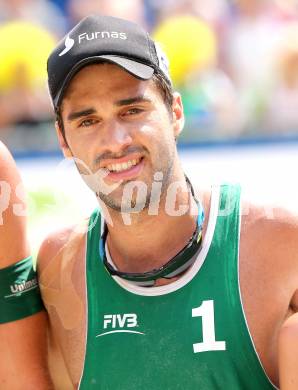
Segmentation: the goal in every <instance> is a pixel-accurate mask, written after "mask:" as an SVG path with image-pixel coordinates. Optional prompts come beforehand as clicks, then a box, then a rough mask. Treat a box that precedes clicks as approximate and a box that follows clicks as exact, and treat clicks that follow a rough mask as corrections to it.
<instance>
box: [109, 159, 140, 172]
mask: <svg viewBox="0 0 298 390" xmlns="http://www.w3.org/2000/svg"><path fill="white" fill-rule="evenodd" d="M139 162H140V159H133V160H129V161H127V162H125V163H121V164H110V165H108V166H107V167H106V168H107V169H108V170H109V171H114V172H121V171H126V170H127V169H129V168H131V167H133V166H134V165H137V164H138V163H139Z"/></svg>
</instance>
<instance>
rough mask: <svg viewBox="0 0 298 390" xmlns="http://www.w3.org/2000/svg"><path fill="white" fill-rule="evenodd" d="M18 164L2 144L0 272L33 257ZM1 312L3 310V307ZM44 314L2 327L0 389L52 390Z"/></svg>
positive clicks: (0, 329) (0, 170) (0, 336)
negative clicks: (30, 256) (48, 368)
mask: <svg viewBox="0 0 298 390" xmlns="http://www.w3.org/2000/svg"><path fill="white" fill-rule="evenodd" d="M22 191H23V190H22V182H21V177H20V175H19V172H18V170H17V167H16V165H15V162H14V160H13V158H12V156H11V155H10V153H9V152H8V150H7V149H6V148H5V146H4V145H3V144H2V143H0V272H1V269H2V268H4V267H7V266H10V265H12V264H14V263H16V262H18V261H19V260H22V259H24V258H26V257H27V256H28V255H29V254H30V249H29V245H28V241H27V234H26V216H25V201H24V199H23V194H22ZM0 310H1V308H0ZM46 332H47V317H46V313H45V312H44V311H42V312H40V313H37V314H34V315H32V316H29V317H26V318H24V319H20V320H17V321H13V322H8V323H4V324H1V325H0V345H1V350H0V388H1V389H3V390H11V389H15V390H17V389H21V388H22V389H23V388H24V385H25V386H26V388H28V389H38V390H39V389H51V388H52V386H51V381H50V378H49V375H48V370H47V348H46Z"/></svg>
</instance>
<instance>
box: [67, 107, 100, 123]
mask: <svg viewBox="0 0 298 390" xmlns="http://www.w3.org/2000/svg"><path fill="white" fill-rule="evenodd" d="M95 113H96V110H95V109H94V108H87V109H86V110H82V111H75V112H71V113H70V114H69V115H68V117H67V120H68V121H70V122H71V121H73V120H75V119H78V118H81V117H84V116H88V115H91V114H95Z"/></svg>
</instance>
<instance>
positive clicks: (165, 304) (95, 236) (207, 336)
mask: <svg viewBox="0 0 298 390" xmlns="http://www.w3.org/2000/svg"><path fill="white" fill-rule="evenodd" d="M239 209H240V188H239V187H238V186H228V185H224V186H221V193H220V208H219V213H218V216H217V220H216V227H215V232H214V235H213V239H212V243H211V246H210V248H209V251H208V254H207V256H206V258H205V261H204V263H203V265H202V266H201V268H200V270H199V271H198V272H197V274H196V275H195V276H194V277H193V279H192V280H190V281H189V282H188V283H187V284H186V285H184V286H183V287H180V288H179V289H178V290H176V291H173V292H170V293H166V294H164V295H158V296H144V295H137V294H135V293H132V292H129V291H127V290H126V289H124V288H122V287H121V286H119V284H118V283H116V281H115V280H113V278H112V277H111V276H110V275H109V274H108V273H107V272H106V271H105V269H104V267H103V265H102V262H101V259H100V258H99V237H100V218H98V213H94V214H93V215H92V217H91V219H90V231H89V234H88V242H87V266H86V267H87V268H86V269H87V296H88V332H87V350H86V357H85V364H84V370H83V376H82V380H81V384H80V389H81V390H89V389H101V390H139V389H146V390H147V389H148V390H149V389H150V390H155V389H156V390H158V389H162V390H164V389H171V390H176V389H181V390H182V389H183V390H187V389H191V390H193V389H200V390H213V389H218V390H219V389H228V390H272V389H273V388H274V386H273V385H271V383H270V382H269V380H268V378H267V377H266V375H265V373H264V371H263V369H262V367H261V364H260V362H259V360H258V358H257V355H256V353H255V351H254V348H253V345H252V342H251V339H250V336H249V333H248V330H247V326H246V323H245V318H244V315H243V312H242V306H241V300H240V294H239V285H238V244H239V242H238V241H239V223H240V222H239V221H240V219H239ZM92 224H95V225H94V227H93V228H91V226H92ZM152 250H154V249H152ZM194 309H195V310H194ZM198 312H199V313H198ZM117 314H118V316H117ZM125 314H126V316H124V315H125ZM202 314H203V316H202ZM136 316H137V318H136ZM203 324H204V325H203ZM136 325H137V326H136ZM212 329H214V333H213V334H212ZM115 331H116V332H115ZM119 331H121V332H119ZM123 331H124V332H123ZM131 331H133V332H134V333H129V332H131ZM203 331H204V332H205V333H204V335H203ZM106 332H112V333H106ZM104 333H105V334H104ZM203 341H204V344H203V347H205V349H206V351H204V352H196V353H195V349H196V348H199V347H200V346H202V345H201V344H199V343H202V342H203ZM208 341H209V343H208ZM203 349H204V348H203Z"/></svg>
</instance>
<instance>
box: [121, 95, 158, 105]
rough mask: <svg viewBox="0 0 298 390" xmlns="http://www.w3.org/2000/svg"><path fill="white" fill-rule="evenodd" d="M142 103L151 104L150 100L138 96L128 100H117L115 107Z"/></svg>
mask: <svg viewBox="0 0 298 390" xmlns="http://www.w3.org/2000/svg"><path fill="white" fill-rule="evenodd" d="M143 102H147V103H152V100H151V99H150V98H148V97H146V96H143V95H140V96H135V97H132V98H128V99H121V100H118V101H117V102H115V105H116V106H118V107H119V106H128V105H130V104H134V103H143Z"/></svg>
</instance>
